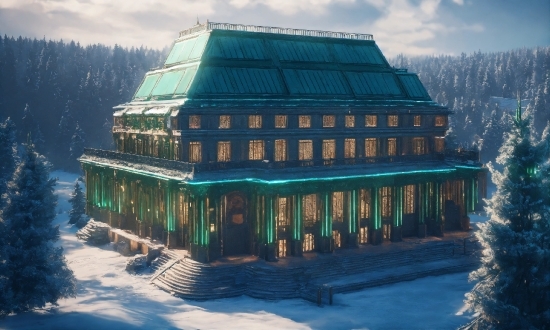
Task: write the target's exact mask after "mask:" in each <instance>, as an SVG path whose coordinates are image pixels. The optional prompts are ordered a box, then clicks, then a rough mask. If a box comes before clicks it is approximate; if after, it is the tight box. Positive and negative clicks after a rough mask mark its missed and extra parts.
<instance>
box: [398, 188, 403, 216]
mask: <svg viewBox="0 0 550 330" xmlns="http://www.w3.org/2000/svg"><path fill="white" fill-rule="evenodd" d="M396 202H397V223H396V225H397V226H401V225H402V224H403V187H397V201H396Z"/></svg>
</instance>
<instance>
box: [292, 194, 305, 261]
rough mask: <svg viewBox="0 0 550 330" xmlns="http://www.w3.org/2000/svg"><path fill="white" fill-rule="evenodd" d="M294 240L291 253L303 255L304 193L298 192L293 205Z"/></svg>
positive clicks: (298, 255) (296, 255) (297, 255)
mask: <svg viewBox="0 0 550 330" xmlns="http://www.w3.org/2000/svg"><path fill="white" fill-rule="evenodd" d="M292 206H293V207H292V212H293V214H292V215H293V216H292V242H291V243H290V244H291V249H292V251H291V253H292V255H293V256H295V257H301V256H302V252H303V246H302V237H303V235H302V228H303V227H304V226H303V218H302V194H300V193H298V194H296V195H295V196H294V203H293V205H292Z"/></svg>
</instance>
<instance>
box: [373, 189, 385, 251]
mask: <svg viewBox="0 0 550 330" xmlns="http://www.w3.org/2000/svg"><path fill="white" fill-rule="evenodd" d="M380 201H381V198H380V188H378V187H375V188H372V189H371V205H372V206H371V208H372V210H371V214H372V230H371V231H370V232H371V242H372V244H373V245H379V244H381V243H382V209H381V208H382V205H380Z"/></svg>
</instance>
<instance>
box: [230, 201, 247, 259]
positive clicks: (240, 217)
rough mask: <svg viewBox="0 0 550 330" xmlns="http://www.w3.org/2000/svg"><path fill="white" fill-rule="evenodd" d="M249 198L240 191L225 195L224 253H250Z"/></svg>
mask: <svg viewBox="0 0 550 330" xmlns="http://www.w3.org/2000/svg"><path fill="white" fill-rule="evenodd" d="M246 204H247V200H246V196H245V195H244V194H242V193H240V192H233V193H230V194H227V195H226V196H225V228H224V229H225V230H224V235H223V255H224V256H231V255H238V254H249V253H250V251H249V244H248V236H249V235H248V221H247V205H246Z"/></svg>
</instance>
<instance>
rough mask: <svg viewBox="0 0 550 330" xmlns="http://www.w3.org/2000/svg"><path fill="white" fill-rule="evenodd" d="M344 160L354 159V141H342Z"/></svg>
mask: <svg viewBox="0 0 550 330" xmlns="http://www.w3.org/2000/svg"><path fill="white" fill-rule="evenodd" d="M344 158H355V139H345V140H344Z"/></svg>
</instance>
